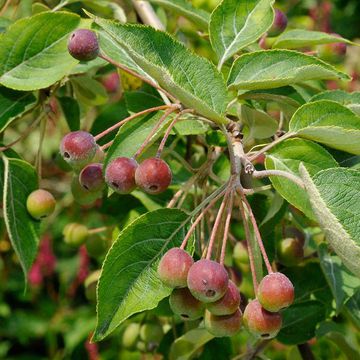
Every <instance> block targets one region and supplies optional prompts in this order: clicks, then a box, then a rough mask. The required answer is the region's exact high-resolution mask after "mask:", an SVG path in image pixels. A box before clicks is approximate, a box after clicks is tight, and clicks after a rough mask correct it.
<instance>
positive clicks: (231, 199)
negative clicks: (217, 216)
mask: <svg viewBox="0 0 360 360" xmlns="http://www.w3.org/2000/svg"><path fill="white" fill-rule="evenodd" d="M233 204H234V191H231V193H230V197H229V203H228V207H227V212H226V220H225V228H224V236H223V240H222V247H221V254H220V264H221V265H224V260H225V254H226V244H227V241H228V237H229V229H230V221H231V213H232V208H233Z"/></svg>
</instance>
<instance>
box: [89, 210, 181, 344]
mask: <svg viewBox="0 0 360 360" xmlns="http://www.w3.org/2000/svg"><path fill="white" fill-rule="evenodd" d="M187 218H188V216H187V215H186V214H185V213H184V212H182V211H180V210H177V209H160V210H156V211H153V212H149V213H147V214H144V215H142V216H140V217H139V218H137V219H136V220H135V221H134V222H133V223H131V224H130V225H129V226H127V227H126V228H125V229H124V230H123V231H122V232H121V233H120V235H119V237H118V238H117V240H116V241H115V242H114V243H113V245H112V247H111V249H110V251H109V253H108V254H107V256H106V259H105V261H104V263H103V267H102V273H101V277H100V280H99V283H98V305H97V326H96V330H95V334H94V337H93V340H94V341H99V340H101V339H103V338H104V337H105V336H107V335H108V334H110V333H111V332H112V331H113V330H114V329H115V328H116V327H117V326H118V325H120V324H121V323H122V322H123V321H124V320H126V319H127V318H128V317H129V316H131V315H132V314H135V313H138V312H140V311H144V310H150V309H153V308H155V307H156V306H157V304H158V303H159V301H160V300H162V299H163V298H165V297H166V296H168V295H170V293H171V291H172V289H171V288H169V287H167V286H165V285H164V284H163V283H162V282H161V280H160V279H159V278H158V277H157V273H156V269H157V264H158V262H159V260H160V258H161V256H162V254H163V253H164V252H166V251H167V250H168V249H170V248H172V247H175V246H180V244H181V242H182V240H183V239H184V236H185V233H186V231H185V229H184V221H185V220H187Z"/></svg>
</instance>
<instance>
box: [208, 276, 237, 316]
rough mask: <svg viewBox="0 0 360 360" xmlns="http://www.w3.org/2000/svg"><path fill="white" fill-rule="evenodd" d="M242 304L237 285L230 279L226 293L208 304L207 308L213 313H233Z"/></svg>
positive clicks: (219, 314)
mask: <svg viewBox="0 0 360 360" xmlns="http://www.w3.org/2000/svg"><path fill="white" fill-rule="evenodd" d="M239 306H240V293H239V290H238V288H237V287H236V285H235V284H234V283H233V282H232V281H231V280H229V285H228V288H227V290H226V293H225V295H224V296H223V297H222V298H221V299H219V300H218V301H215V302H213V303H209V304H207V306H206V308H207V310H209V311H210V312H211V313H212V314H213V315H218V316H221V315H230V314H233V313H234V312H235V311H236V310H237V309H238V308H239Z"/></svg>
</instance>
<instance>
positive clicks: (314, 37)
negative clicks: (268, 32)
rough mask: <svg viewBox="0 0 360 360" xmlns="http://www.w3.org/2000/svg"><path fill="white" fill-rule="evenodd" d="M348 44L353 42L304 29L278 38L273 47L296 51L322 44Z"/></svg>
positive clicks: (285, 33)
mask: <svg viewBox="0 0 360 360" xmlns="http://www.w3.org/2000/svg"><path fill="white" fill-rule="evenodd" d="M339 42H341V43H348V44H353V43H352V42H351V41H349V40H346V39H344V38H343V37H341V36H336V35H331V34H327V33H325V32H321V31H311V30H303V29H295V30H288V31H286V32H284V33H282V34H281V35H280V36H278V37H277V38H276V40H275V42H274V44H273V45H272V47H273V48H275V49H276V48H287V49H296V48H302V47H309V46H314V45H321V44H331V43H339Z"/></svg>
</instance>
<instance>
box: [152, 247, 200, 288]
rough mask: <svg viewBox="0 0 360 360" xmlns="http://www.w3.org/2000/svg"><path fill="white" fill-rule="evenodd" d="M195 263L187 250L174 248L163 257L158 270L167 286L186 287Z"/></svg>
mask: <svg viewBox="0 0 360 360" xmlns="http://www.w3.org/2000/svg"><path fill="white" fill-rule="evenodd" d="M193 264H194V260H193V258H192V257H191V256H190V255H189V254H188V253H187V252H186V251H185V250H182V249H180V248H172V249H170V250H168V251H167V252H166V253H165V254H164V256H163V257H162V258H161V260H160V262H159V266H158V270H157V272H158V275H159V278H160V279H161V281H162V282H163V283H164V284H166V285H167V286H171V287H186V286H187V275H188V272H189V269H190V267H191V266H192V265H193Z"/></svg>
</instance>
